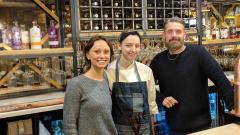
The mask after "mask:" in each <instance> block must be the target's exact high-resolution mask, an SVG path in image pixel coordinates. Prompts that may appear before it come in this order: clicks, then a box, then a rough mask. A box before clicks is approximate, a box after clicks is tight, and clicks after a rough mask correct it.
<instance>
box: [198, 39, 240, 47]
mask: <svg viewBox="0 0 240 135" xmlns="http://www.w3.org/2000/svg"><path fill="white" fill-rule="evenodd" d="M202 44H203V45H234V44H235V45H237V44H240V38H236V39H219V40H209V41H203V43H202Z"/></svg>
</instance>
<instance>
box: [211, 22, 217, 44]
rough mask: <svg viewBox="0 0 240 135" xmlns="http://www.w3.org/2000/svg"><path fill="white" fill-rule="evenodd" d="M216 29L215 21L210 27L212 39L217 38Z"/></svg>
mask: <svg viewBox="0 0 240 135" xmlns="http://www.w3.org/2000/svg"><path fill="white" fill-rule="evenodd" d="M217 31H218V28H217V25H216V23H214V26H213V29H212V39H213V40H215V39H217Z"/></svg>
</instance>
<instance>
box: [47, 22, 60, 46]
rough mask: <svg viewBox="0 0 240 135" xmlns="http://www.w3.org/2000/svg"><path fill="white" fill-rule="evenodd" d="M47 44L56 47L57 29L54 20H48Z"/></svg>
mask: <svg viewBox="0 0 240 135" xmlns="http://www.w3.org/2000/svg"><path fill="white" fill-rule="evenodd" d="M48 45H49V47H50V48H58V29H56V28H55V26H54V20H50V26H49V28H48Z"/></svg>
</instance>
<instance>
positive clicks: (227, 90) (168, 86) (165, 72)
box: [150, 17, 234, 135]
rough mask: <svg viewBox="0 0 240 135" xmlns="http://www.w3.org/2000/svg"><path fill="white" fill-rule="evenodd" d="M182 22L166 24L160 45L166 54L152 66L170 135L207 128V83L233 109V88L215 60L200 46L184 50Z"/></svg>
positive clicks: (180, 134) (159, 101)
mask: <svg viewBox="0 0 240 135" xmlns="http://www.w3.org/2000/svg"><path fill="white" fill-rule="evenodd" d="M184 26H185V24H184V21H183V20H182V19H180V18H176V17H174V18H170V19H169V20H167V21H166V22H165V25H164V31H163V35H162V37H163V42H164V43H165V45H166V47H167V48H168V49H167V50H165V51H163V52H161V53H159V54H157V55H156V56H155V58H154V59H153V60H152V62H151V65H150V67H151V69H152V71H153V75H154V77H155V80H156V81H157V82H158V83H159V88H160V92H159V93H158V94H157V98H156V100H157V103H158V104H162V105H163V106H165V107H166V119H167V121H168V123H169V127H170V130H171V135H184V134H188V133H192V132H196V131H200V130H204V129H207V128H210V125H211V117H210V108H209V99H208V79H210V80H212V81H213V83H214V84H215V86H217V89H218V90H219V92H220V93H221V95H222V98H223V100H224V101H225V103H226V106H227V108H228V109H229V110H232V109H233V107H234V98H233V97H234V96H233V95H234V94H233V88H232V86H231V84H230V82H229V81H228V79H227V78H226V76H225V75H224V72H223V70H222V69H221V67H220V66H219V64H218V63H217V62H216V60H215V59H214V58H213V57H212V56H211V55H210V54H209V53H208V51H207V50H206V49H205V48H204V47H203V46H201V45H195V46H185V45H184V38H185V36H186V31H185V27H184Z"/></svg>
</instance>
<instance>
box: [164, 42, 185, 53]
mask: <svg viewBox="0 0 240 135" xmlns="http://www.w3.org/2000/svg"><path fill="white" fill-rule="evenodd" d="M171 40H174V39H171ZM171 40H169V41H168V42H167V41H166V40H165V45H166V47H167V48H168V50H170V51H176V50H179V49H180V48H181V47H182V46H183V45H184V40H183V39H179V40H178V41H179V42H177V43H171ZM175 40H176V39H175Z"/></svg>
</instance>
